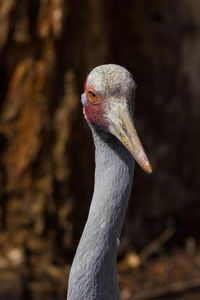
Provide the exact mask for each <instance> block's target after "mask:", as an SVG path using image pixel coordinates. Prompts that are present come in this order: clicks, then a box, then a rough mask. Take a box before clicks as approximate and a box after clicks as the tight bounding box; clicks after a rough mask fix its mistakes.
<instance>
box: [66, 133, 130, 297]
mask: <svg viewBox="0 0 200 300" xmlns="http://www.w3.org/2000/svg"><path fill="white" fill-rule="evenodd" d="M92 132H93V137H94V143H95V163H96V168H95V186H94V194H93V198H92V203H91V206H90V211H89V216H88V219H87V222H86V225H85V228H84V231H83V234H82V237H81V240H80V242H79V245H78V248H77V251H76V255H75V258H74V261H73V264H72V268H71V271H70V278H69V285H68V300H81V299H82V300H93V299H94V300H97V299H98V300H111V299H112V300H116V299H121V298H120V295H119V289H118V284H117V279H116V257H117V244H118V239H119V237H120V232H121V228H122V224H123V220H124V215H125V212H126V208H127V204H128V199H129V195H130V191H131V186H132V178H133V171H134V160H133V158H132V157H131V155H130V154H129V152H128V151H127V150H126V148H125V147H124V146H123V145H122V144H121V143H120V142H119V141H118V140H117V139H116V138H115V137H114V136H111V135H110V136H107V137H102V136H101V135H100V134H98V133H97V132H96V131H95V130H94V129H92Z"/></svg>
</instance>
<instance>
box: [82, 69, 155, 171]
mask: <svg viewBox="0 0 200 300" xmlns="http://www.w3.org/2000/svg"><path fill="white" fill-rule="evenodd" d="M135 90H136V83H135V81H134V79H133V77H132V75H131V73H130V72H128V71H127V70H126V69H125V68H123V67H121V66H118V65H114V64H108V65H101V66H98V67H96V68H94V69H93V70H92V71H91V72H90V73H89V75H88V77H87V79H86V81H85V85H84V93H83V94H82V97H81V102H82V104H83V110H84V114H85V117H86V119H87V121H88V123H89V124H90V125H91V126H93V127H94V128H95V129H96V130H98V131H103V132H105V133H108V134H112V135H114V136H115V137H117V139H118V140H119V141H120V142H121V143H122V144H123V145H124V146H125V147H126V148H127V149H128V151H129V152H130V153H131V155H132V156H133V157H134V159H135V160H136V161H137V162H138V164H139V165H140V166H141V167H142V168H143V169H144V170H145V171H146V172H147V173H151V172H152V169H151V165H150V163H149V161H148V158H147V156H146V154H145V151H144V149H143V147H142V144H141V142H140V140H139V137H138V134H137V132H136V129H135V126H134V123H133V108H134V106H133V101H134V97H135Z"/></svg>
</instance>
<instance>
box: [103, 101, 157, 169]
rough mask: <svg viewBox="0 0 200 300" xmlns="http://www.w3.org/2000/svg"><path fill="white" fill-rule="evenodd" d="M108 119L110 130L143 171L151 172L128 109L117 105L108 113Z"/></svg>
mask: <svg viewBox="0 0 200 300" xmlns="http://www.w3.org/2000/svg"><path fill="white" fill-rule="evenodd" d="M108 120H109V123H110V132H111V133H112V134H114V135H115V136H116V137H117V138H118V139H119V140H120V142H121V143H122V144H124V146H125V147H126V148H127V149H128V151H129V152H130V153H131V154H132V156H133V157H134V159H135V160H136V161H137V163H138V164H139V165H140V166H141V168H142V169H143V170H144V171H145V172H147V173H152V168H151V165H150V162H149V160H148V158H147V156H146V153H145V151H144V149H143V147H142V144H141V142H140V139H139V137H138V134H137V131H136V129H135V126H134V124H133V120H132V117H131V116H130V113H129V111H128V109H127V108H125V107H124V106H121V105H117V106H116V107H115V108H114V113H113V110H112V114H109V116H108Z"/></svg>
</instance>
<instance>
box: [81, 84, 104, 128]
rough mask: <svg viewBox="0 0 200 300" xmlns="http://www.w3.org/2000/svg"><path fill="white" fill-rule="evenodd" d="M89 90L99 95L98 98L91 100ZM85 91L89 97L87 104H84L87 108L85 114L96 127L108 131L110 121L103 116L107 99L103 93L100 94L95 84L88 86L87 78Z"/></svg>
mask: <svg viewBox="0 0 200 300" xmlns="http://www.w3.org/2000/svg"><path fill="white" fill-rule="evenodd" d="M89 91H91V92H92V93H94V94H95V95H96V96H97V99H96V100H91V99H90V96H89V93H88V92H89ZM84 92H85V93H86V98H87V105H86V106H84V109H85V115H86V117H87V119H88V121H89V122H90V123H91V124H92V125H93V126H94V127H96V128H99V129H101V130H106V131H108V126H109V124H108V122H107V120H106V119H105V117H104V116H103V114H104V110H103V106H104V105H103V104H104V101H105V99H103V97H102V96H101V95H99V94H98V93H97V92H96V91H95V89H94V87H93V86H88V87H87V79H86V82H85V84H84Z"/></svg>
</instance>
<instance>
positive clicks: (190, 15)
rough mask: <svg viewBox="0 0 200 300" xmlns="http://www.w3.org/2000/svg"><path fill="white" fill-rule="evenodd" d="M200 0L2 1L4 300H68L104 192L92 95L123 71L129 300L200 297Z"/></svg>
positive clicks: (0, 273) (123, 284) (122, 257)
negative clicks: (128, 89) (134, 140)
mask: <svg viewBox="0 0 200 300" xmlns="http://www.w3.org/2000/svg"><path fill="white" fill-rule="evenodd" d="M199 12H200V2H199V1H196V0H162V1H161V0H151V1H148V0H134V1H131V0H125V1H119V0H110V1H106V0H94V1H91V0H84V1H80V0H31V1H25V0H20V1H19V0H18V1H17V0H7V1H6V0H0V118H1V123H0V298H1V299H2V300H4V299H8V300H9V299H13V300H18V299H22V300H23V299H31V300H36V299H38V300H39V299H47V300H50V299H59V300H62V299H65V297H66V288H67V277H68V272H69V269H70V264H71V262H72V259H73V256H74V253H75V249H76V247H77V243H78V241H79V238H80V235H81V233H82V230H83V226H84V224H85V221H86V218H87V213H88V208H89V205H90V200H91V197H92V191H93V174H94V148H93V141H92V136H91V133H90V130H89V128H88V126H87V124H86V122H85V120H84V118H83V115H82V107H81V104H80V94H81V93H82V91H83V84H84V81H85V78H86V76H87V74H88V72H89V71H90V70H91V69H92V68H93V67H95V66H97V65H99V64H105V63H116V64H120V65H122V66H124V67H126V68H127V69H128V70H129V71H131V72H132V73H133V75H134V78H135V80H136V82H137V84H138V88H137V96H136V104H135V106H136V107H135V111H136V114H135V124H136V128H137V130H138V132H139V135H140V137H141V140H142V143H143V145H144V148H145V149H146V152H147V154H148V156H149V158H150V161H151V162H152V166H153V170H154V173H153V175H151V176H148V175H145V174H144V172H143V171H142V170H141V169H140V168H139V167H138V166H137V165H136V169H135V176H134V184H133V192H132V196H131V199H130V203H129V207H128V211H127V214H126V220H125V224H124V227H123V234H122V237H121V245H120V249H119V262H118V278H119V283H120V288H121V292H122V297H123V299H124V300H130V299H140V300H141V299H200V279H199V278H200V248H199V239H200V201H199V200H200V199H199V186H200V180H199V178H200V176H199V170H200V155H199V151H200V125H199V124H200V122H199V121H200V83H199V82H200V81H199V77H200V17H199Z"/></svg>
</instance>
